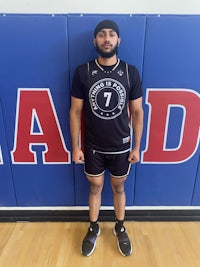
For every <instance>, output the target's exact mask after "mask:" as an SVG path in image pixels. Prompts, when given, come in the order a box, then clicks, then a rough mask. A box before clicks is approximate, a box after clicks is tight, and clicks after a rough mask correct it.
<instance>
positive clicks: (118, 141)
mask: <svg viewBox="0 0 200 267" xmlns="http://www.w3.org/2000/svg"><path fill="white" fill-rule="evenodd" d="M71 95H72V96H74V97H76V98H80V99H84V121H85V126H84V129H85V130H84V145H85V146H90V147H92V148H93V149H94V150H97V151H100V152H111V153H112V152H115V153H117V152H121V151H125V150H127V149H129V148H130V140H131V138H130V116H129V105H128V104H129V101H130V100H134V99H137V98H139V97H141V96H142V88H141V81H140V77H139V73H138V71H137V69H136V68H135V67H134V66H132V65H128V64H127V63H125V62H124V61H121V60H120V59H118V61H117V64H116V65H114V66H109V67H107V66H101V65H99V64H98V61H97V60H93V61H90V62H88V63H87V64H83V65H80V66H79V67H78V68H77V69H76V71H75V74H74V78H73V82H72V91H71Z"/></svg>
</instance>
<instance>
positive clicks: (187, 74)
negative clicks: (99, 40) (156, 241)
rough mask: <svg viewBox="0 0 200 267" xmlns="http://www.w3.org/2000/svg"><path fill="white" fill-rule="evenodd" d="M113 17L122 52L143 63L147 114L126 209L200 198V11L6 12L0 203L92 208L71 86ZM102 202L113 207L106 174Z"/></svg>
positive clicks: (1, 45) (0, 19)
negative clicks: (74, 158)
mask: <svg viewBox="0 0 200 267" xmlns="http://www.w3.org/2000/svg"><path fill="white" fill-rule="evenodd" d="M106 18H112V19H114V20H115V21H116V22H117V23H118V24H119V27H120V32H121V39H122V42H121V45H120V48H119V57H120V58H121V59H123V60H125V61H127V62H128V63H130V64H133V65H135V66H136V67H137V68H138V70H139V72H140V75H141V79H142V85H143V92H144V97H143V107H144V111H145V119H144V132H143V138H142V147H141V162H140V163H139V164H136V165H135V166H132V169H131V173H130V175H129V178H128V180H127V183H126V191H127V206H130V207H131V206H195V205H196V206H198V205H200V168H199V164H200V160H199V155H200V148H199V125H200V99H199V93H200V81H199V70H200V53H199V47H200V35H199V34H198V30H199V26H200V16H198V15H197V16H193V15H191V16H190V15H184V16H183V15H179V16H176V15H161V16H157V15H134V16H133V15H132V16H129V15H110V16H109V15H93V14H90V15H78V14H71V15H70V14H69V15H68V14H66V15H31V14H29V15H12V14H10V15H9V14H8V15H3V14H1V15H0V40H1V41H0V62H1V67H0V206H1V207H36V206H37V207H43V206H46V207H50V206H61V207H63V206H67V207H68V206H70V207H77V206H87V205H88V192H89V184H88V182H87V180H86V178H85V175H84V174H83V166H82V165H76V164H74V163H72V162H71V140H70V131H69V109H70V86H71V80H72V77H73V73H74V70H75V68H76V67H77V65H79V64H81V63H84V62H86V61H88V60H90V59H92V58H94V57H96V52H95V49H94V47H93V29H94V27H95V25H96V24H97V23H98V22H99V21H100V20H102V19H106ZM102 205H103V206H112V193H111V188H110V184H109V175H108V173H106V179H105V187H104V190H103V197H102Z"/></svg>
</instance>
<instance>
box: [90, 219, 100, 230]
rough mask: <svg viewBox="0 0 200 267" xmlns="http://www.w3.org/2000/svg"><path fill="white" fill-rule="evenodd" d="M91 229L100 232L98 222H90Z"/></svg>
mask: <svg viewBox="0 0 200 267" xmlns="http://www.w3.org/2000/svg"><path fill="white" fill-rule="evenodd" d="M90 227H92V229H94V230H96V231H98V230H99V225H98V221H96V222H92V221H90Z"/></svg>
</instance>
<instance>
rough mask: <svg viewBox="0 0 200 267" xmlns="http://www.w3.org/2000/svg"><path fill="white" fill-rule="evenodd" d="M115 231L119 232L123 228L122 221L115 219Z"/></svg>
mask: <svg viewBox="0 0 200 267" xmlns="http://www.w3.org/2000/svg"><path fill="white" fill-rule="evenodd" d="M115 227H116V230H121V229H122V228H124V220H117V219H116V226H115Z"/></svg>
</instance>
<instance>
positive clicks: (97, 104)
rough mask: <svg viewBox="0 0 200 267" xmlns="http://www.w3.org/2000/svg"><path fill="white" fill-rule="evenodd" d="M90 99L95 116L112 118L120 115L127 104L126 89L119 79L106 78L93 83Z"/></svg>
mask: <svg viewBox="0 0 200 267" xmlns="http://www.w3.org/2000/svg"><path fill="white" fill-rule="evenodd" d="M89 100H90V106H91V109H92V112H93V113H94V115H95V116H97V117H99V118H101V119H104V120H111V119H114V118H116V117H118V116H119V115H120V114H121V113H122V111H123V108H124V106H125V100H126V90H125V88H124V86H123V85H122V84H121V83H120V82H119V81H117V80H114V79H111V78H104V79H101V80H99V81H98V82H96V83H95V84H93V86H92V87H91V88H90V90H89Z"/></svg>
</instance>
